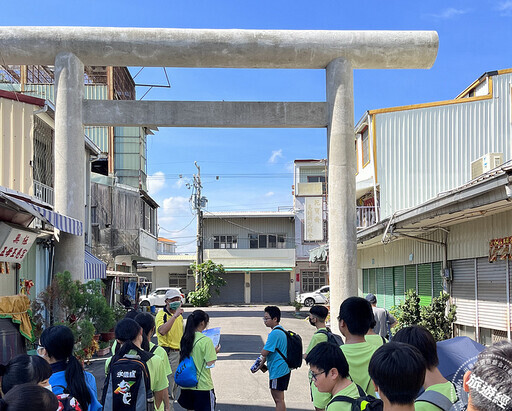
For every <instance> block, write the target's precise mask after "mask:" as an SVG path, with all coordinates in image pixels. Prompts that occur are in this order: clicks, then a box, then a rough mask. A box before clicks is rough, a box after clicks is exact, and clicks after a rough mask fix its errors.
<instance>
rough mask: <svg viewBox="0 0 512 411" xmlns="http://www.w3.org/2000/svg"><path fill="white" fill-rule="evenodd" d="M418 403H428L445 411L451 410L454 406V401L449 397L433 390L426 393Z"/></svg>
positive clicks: (420, 397) (419, 398) (418, 399)
mask: <svg viewBox="0 0 512 411" xmlns="http://www.w3.org/2000/svg"><path fill="white" fill-rule="evenodd" d="M418 401H424V402H428V403H429V404H433V405H435V406H436V407H438V408H440V409H442V410H443V411H448V410H449V409H450V408H452V405H453V403H452V401H451V400H450V399H449V398H448V397H446V396H445V395H443V394H441V393H440V392H437V391H432V390H429V391H424V392H423V394H421V395H420V396H419V397H418V398H416V401H415V402H418Z"/></svg>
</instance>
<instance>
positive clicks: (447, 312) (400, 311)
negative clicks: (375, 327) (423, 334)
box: [391, 290, 457, 341]
mask: <svg viewBox="0 0 512 411" xmlns="http://www.w3.org/2000/svg"><path fill="white" fill-rule="evenodd" d="M449 299H450V295H449V294H447V293H440V295H439V297H434V298H433V299H432V303H430V305H427V306H424V307H421V306H420V297H419V296H418V294H416V292H415V291H413V290H408V291H407V293H406V296H405V300H404V301H402V302H401V303H400V304H399V305H398V306H396V307H393V309H392V310H391V313H392V314H393V316H394V317H395V318H396V320H397V325H396V326H395V327H394V328H393V331H394V332H396V331H399V330H401V329H402V328H405V327H408V326H410V325H421V326H422V327H425V328H426V329H427V330H429V331H430V332H431V333H432V335H433V336H434V339H435V340H436V341H442V340H446V339H448V338H451V337H452V328H453V323H454V321H455V320H456V315H455V314H456V309H457V307H456V306H455V305H450V304H449Z"/></svg>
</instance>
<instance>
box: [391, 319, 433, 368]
mask: <svg viewBox="0 0 512 411" xmlns="http://www.w3.org/2000/svg"><path fill="white" fill-rule="evenodd" d="M393 341H396V342H402V343H406V344H410V345H412V346H414V347H416V348H417V349H418V350H419V352H420V353H421V355H423V358H425V361H426V362H427V368H428V369H429V370H431V369H433V368H435V367H437V366H438V365H439V358H438V357H437V345H436V340H435V339H434V336H433V335H432V333H431V332H430V331H429V330H427V329H426V328H425V327H421V326H419V325H411V326H409V327H405V328H402V329H401V330H400V331H398V332H397V333H396V334H395V335H394V336H393Z"/></svg>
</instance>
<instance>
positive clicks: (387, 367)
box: [368, 342, 426, 411]
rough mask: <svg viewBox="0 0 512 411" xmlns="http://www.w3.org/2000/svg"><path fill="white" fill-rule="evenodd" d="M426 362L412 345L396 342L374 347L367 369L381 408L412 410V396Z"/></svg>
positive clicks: (421, 382)
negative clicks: (379, 399) (380, 401)
mask: <svg viewBox="0 0 512 411" xmlns="http://www.w3.org/2000/svg"><path fill="white" fill-rule="evenodd" d="M425 370H426V363H425V359H424V358H423V356H422V355H421V353H420V352H419V351H418V350H417V349H416V348H414V347H412V346H410V345H408V344H404V343H397V342H390V343H388V344H384V345H383V346H382V347H380V348H379V349H377V351H375V354H373V356H372V359H371V360H370V364H369V367H368V372H369V373H370V377H371V378H372V385H373V386H374V387H375V391H376V392H378V393H379V396H380V398H381V400H382V402H383V403H384V411H414V399H415V398H416V395H417V394H418V391H419V389H420V388H421V385H422V384H423V380H424V379H425Z"/></svg>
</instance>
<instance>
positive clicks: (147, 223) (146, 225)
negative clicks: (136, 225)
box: [141, 201, 156, 235]
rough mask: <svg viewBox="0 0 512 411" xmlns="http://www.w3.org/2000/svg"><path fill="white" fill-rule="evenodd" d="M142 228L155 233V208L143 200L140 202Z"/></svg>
mask: <svg viewBox="0 0 512 411" xmlns="http://www.w3.org/2000/svg"><path fill="white" fill-rule="evenodd" d="M141 211H142V229H143V230H146V231H147V232H148V233H151V234H153V235H156V209H155V208H153V207H152V206H150V205H149V204H148V203H146V202H145V201H142V203H141Z"/></svg>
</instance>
